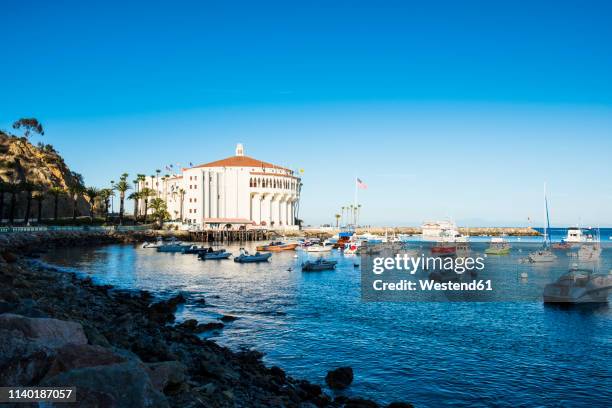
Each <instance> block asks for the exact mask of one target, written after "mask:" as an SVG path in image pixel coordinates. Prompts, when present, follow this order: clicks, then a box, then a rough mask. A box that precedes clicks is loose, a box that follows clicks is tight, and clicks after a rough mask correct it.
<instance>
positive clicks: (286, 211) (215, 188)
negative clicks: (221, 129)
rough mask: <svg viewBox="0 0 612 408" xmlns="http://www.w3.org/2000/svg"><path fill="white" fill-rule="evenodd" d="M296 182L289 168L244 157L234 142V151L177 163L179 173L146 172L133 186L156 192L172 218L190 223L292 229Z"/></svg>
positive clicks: (294, 225) (140, 204)
mask: <svg viewBox="0 0 612 408" xmlns="http://www.w3.org/2000/svg"><path fill="white" fill-rule="evenodd" d="M300 182H301V180H300V178H299V177H297V176H296V175H295V174H294V172H293V171H292V170H289V169H287V168H284V167H281V166H276V165H273V164H270V163H266V162H264V161H261V160H257V159H254V158H252V157H248V156H245V155H244V148H243V146H242V145H241V144H238V145H237V146H236V155H235V156H232V157H228V158H225V159H222V160H217V161H214V162H210V163H205V164H201V165H199V166H194V167H189V168H183V169H182V174H180V175H173V176H170V177H167V178H166V177H161V176H149V177H146V179H145V181H144V182H141V183H140V186H139V187H140V188H142V187H149V188H151V189H153V190H154V191H156V194H157V195H158V196H159V197H161V198H162V199H164V201H165V202H166V204H167V207H168V212H169V213H170V215H171V218H172V219H175V220H182V221H183V223H185V224H190V225H191V226H193V227H196V228H220V227H221V228H222V227H225V226H226V225H227V224H232V225H233V226H240V225H245V226H258V227H265V228H274V229H294V228H297V225H296V223H295V219H296V217H297V208H298V202H299V199H300V189H301V184H300ZM152 198H153V197H151V198H150V199H149V201H150V200H151V199H152ZM139 208H140V211H141V212H142V211H143V210H144V203H143V201H142V200H141V201H140V203H139Z"/></svg>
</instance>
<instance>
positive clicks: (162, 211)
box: [151, 197, 170, 226]
mask: <svg viewBox="0 0 612 408" xmlns="http://www.w3.org/2000/svg"><path fill="white" fill-rule="evenodd" d="M151 209H153V218H154V219H156V220H157V222H158V223H159V225H160V226H161V225H162V224H163V222H164V220H166V219H168V217H170V214H169V213H168V209H167V207H166V202H165V201H164V200H162V199H161V198H159V197H155V198H154V199H153V200H152V201H151Z"/></svg>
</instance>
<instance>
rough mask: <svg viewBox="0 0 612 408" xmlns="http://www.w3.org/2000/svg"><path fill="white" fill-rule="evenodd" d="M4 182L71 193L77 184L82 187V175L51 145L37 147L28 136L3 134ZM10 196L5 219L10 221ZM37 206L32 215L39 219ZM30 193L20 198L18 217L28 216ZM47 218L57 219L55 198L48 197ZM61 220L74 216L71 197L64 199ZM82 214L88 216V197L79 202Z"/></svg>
mask: <svg viewBox="0 0 612 408" xmlns="http://www.w3.org/2000/svg"><path fill="white" fill-rule="evenodd" d="M0 180H1V181H2V182H3V183H7V184H10V185H19V184H21V183H25V182H28V183H32V184H33V185H34V186H36V188H37V189H41V190H42V191H47V190H49V189H50V188H52V187H59V188H62V189H64V190H67V189H68V187H69V186H70V185H73V184H75V183H78V184H82V183H83V180H82V177H81V175H80V174H78V173H75V172H73V171H71V170H70V169H69V168H68V166H67V165H66V163H65V162H64V159H63V158H62V156H60V155H59V153H58V152H56V151H55V149H53V147H52V146H51V145H48V144H43V143H39V145H38V146H34V145H33V144H32V143H30V142H29V140H28V139H26V138H25V137H17V136H13V135H10V134H8V133H5V132H3V131H0ZM9 196H10V194H8V193H4V211H3V215H4V218H5V219H6V218H7V214H8V208H9V205H10V198H9ZM36 206H37V203H34V202H33V203H32V209H31V212H30V214H31V216H33V217H35V216H36V214H37V212H38V209H37V207H36ZM25 208H26V193H25V192H22V193H19V194H18V195H17V206H16V214H15V216H16V218H17V219H21V218H23V216H24V214H25ZM42 209H43V218H51V217H53V198H52V197H50V196H49V195H46V196H45V200H44V201H43V206H42ZM58 209H59V210H58V214H59V216H60V217H69V216H71V215H72V202H71V201H70V200H69V198H68V197H67V196H63V197H61V198H60V201H59V205H58ZM78 213H79V214H80V215H87V214H88V204H87V201H85V199H84V198H80V199H79V202H78Z"/></svg>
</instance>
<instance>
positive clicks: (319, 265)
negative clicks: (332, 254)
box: [302, 258, 338, 271]
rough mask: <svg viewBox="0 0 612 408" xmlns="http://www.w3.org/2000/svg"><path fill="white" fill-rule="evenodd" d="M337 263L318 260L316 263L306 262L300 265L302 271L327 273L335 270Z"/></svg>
mask: <svg viewBox="0 0 612 408" xmlns="http://www.w3.org/2000/svg"><path fill="white" fill-rule="evenodd" d="M337 263H338V262H337V261H330V260H327V259H323V258H319V259H317V260H316V261H306V262H304V263H303V264H302V271H328V270H332V269H335V268H336V264H337Z"/></svg>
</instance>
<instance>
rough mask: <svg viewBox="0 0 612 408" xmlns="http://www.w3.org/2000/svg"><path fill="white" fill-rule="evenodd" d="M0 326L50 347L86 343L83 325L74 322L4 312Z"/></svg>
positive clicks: (0, 316)
mask: <svg viewBox="0 0 612 408" xmlns="http://www.w3.org/2000/svg"><path fill="white" fill-rule="evenodd" d="M0 328H1V329H5V330H16V331H19V332H21V333H23V335H24V336H25V337H27V338H30V339H33V340H36V341H38V342H40V343H41V344H44V345H45V346H47V347H51V348H54V347H61V346H64V345H66V344H87V337H85V332H83V327H82V326H81V325H80V324H79V323H75V322H68V321H64V320H57V319H49V318H31V317H24V316H20V315H15V314H8V313H5V314H3V315H0Z"/></svg>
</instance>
